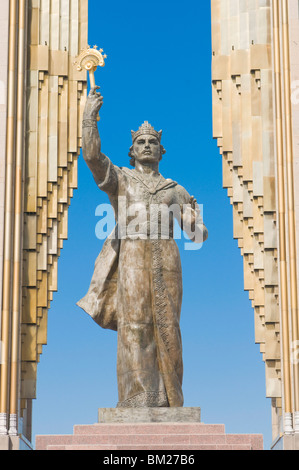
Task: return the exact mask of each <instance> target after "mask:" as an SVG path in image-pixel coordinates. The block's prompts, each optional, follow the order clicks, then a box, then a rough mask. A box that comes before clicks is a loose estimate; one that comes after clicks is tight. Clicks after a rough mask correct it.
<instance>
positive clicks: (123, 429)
mask: <svg viewBox="0 0 299 470" xmlns="http://www.w3.org/2000/svg"><path fill="white" fill-rule="evenodd" d="M224 433H225V426H224V424H204V423H192V424H190V423H142V424H141V423H134V424H127V423H119V424H92V425H75V426H74V435H77V434H78V435H84V434H88V435H92V434H224Z"/></svg>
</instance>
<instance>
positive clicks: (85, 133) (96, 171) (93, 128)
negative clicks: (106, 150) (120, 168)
mask: <svg viewBox="0 0 299 470" xmlns="http://www.w3.org/2000/svg"><path fill="white" fill-rule="evenodd" d="M98 89H99V87H94V88H92V89H91V90H90V93H89V95H88V97H87V100H86V104H85V109H84V113H83V123H82V150H83V157H84V160H85V161H86V163H87V165H88V167H89V169H90V170H91V172H92V174H93V177H94V179H95V181H96V183H97V185H98V186H99V188H100V189H102V190H103V191H105V192H107V193H115V192H116V190H117V175H116V172H115V171H114V168H113V165H112V164H111V161H110V160H109V158H108V157H106V155H104V154H103V153H102V151H101V139H100V135H99V131H98V125H97V116H98V113H99V110H100V109H101V107H102V104H103V96H102V95H101V93H99V92H98V91H97V90H98ZM114 173H115V174H114ZM108 180H109V181H108ZM107 183H108V184H107Z"/></svg>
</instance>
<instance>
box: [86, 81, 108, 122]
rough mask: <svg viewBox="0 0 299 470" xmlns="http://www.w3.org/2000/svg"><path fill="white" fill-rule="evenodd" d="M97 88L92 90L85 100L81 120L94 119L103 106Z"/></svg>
mask: <svg viewBox="0 0 299 470" xmlns="http://www.w3.org/2000/svg"><path fill="white" fill-rule="evenodd" d="M99 88H100V87H99V86H96V87H94V88H92V89H91V90H90V92H89V95H88V97H87V100H86V104H85V109H84V115H83V119H96V118H97V116H98V113H99V111H100V109H101V107H102V105H103V97H102V95H101V93H99V92H97V90H98V89H99Z"/></svg>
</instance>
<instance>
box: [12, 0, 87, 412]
mask: <svg viewBox="0 0 299 470" xmlns="http://www.w3.org/2000/svg"><path fill="white" fill-rule="evenodd" d="M87 8H88V0H39V1H37V0H30V1H29V11H28V23H29V24H28V46H27V51H28V57H27V91H26V101H27V115H26V162H25V175H24V180H25V188H24V238H23V239H24V245H23V260H24V267H23V281H22V285H23V293H22V325H21V327H22V345H21V354H22V371H21V399H22V402H21V403H22V408H23V414H24V413H25V411H24V410H25V408H26V407H27V403H28V402H27V400H30V399H33V398H35V397H36V373H37V363H38V362H39V359H40V355H41V353H42V346H43V345H44V344H46V343H47V312H48V308H49V307H50V302H51V300H52V298H53V292H55V291H56V290H57V269H58V258H59V255H60V251H61V249H62V247H63V241H64V240H65V239H66V238H67V229H68V206H69V204H70V201H71V198H72V196H73V190H74V189H75V188H76V187H77V158H78V154H79V152H80V147H81V127H82V125H81V122H82V114H83V106H84V102H85V97H86V73H85V72H84V71H83V72H77V71H76V69H75V68H74V66H73V62H74V60H75V57H76V56H77V55H78V53H79V51H80V50H81V48H85V47H86V46H87V13H88V11H87Z"/></svg>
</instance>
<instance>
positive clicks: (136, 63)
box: [33, 0, 271, 448]
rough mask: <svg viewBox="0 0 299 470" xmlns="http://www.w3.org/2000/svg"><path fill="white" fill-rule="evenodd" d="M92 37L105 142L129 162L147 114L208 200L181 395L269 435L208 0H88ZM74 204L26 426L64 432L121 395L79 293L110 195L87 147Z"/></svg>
mask: <svg viewBox="0 0 299 470" xmlns="http://www.w3.org/2000/svg"><path fill="white" fill-rule="evenodd" d="M89 44H90V45H91V46H93V45H95V44H96V45H98V46H99V47H102V48H103V49H104V51H105V53H106V54H107V55H108V58H107V60H106V66H105V67H104V68H102V69H99V70H98V71H97V73H96V82H97V84H98V85H100V86H101V92H102V94H103V96H104V105H103V107H102V110H101V121H100V124H99V129H100V134H101V138H102V150H103V152H104V153H105V154H106V155H108V156H109V157H110V158H111V160H112V161H113V162H114V163H115V164H117V165H120V166H129V157H128V151H129V147H130V145H131V132H130V131H131V129H133V130H137V129H138V127H139V126H140V125H141V124H142V122H143V121H144V120H147V121H149V122H150V123H151V124H152V125H153V126H154V127H155V128H156V129H157V130H160V129H163V137H162V143H163V145H164V147H165V148H166V150H167V153H166V154H165V155H164V157H163V161H162V162H161V166H160V172H161V173H162V174H163V176H165V177H166V178H172V179H174V180H175V181H177V182H178V183H180V184H181V185H183V186H184V187H185V188H186V189H187V190H188V192H189V193H190V194H192V195H194V196H195V197H196V198H197V200H198V202H199V203H200V204H203V206H204V221H205V224H206V226H207V228H208V230H209V239H208V241H207V242H206V243H205V244H204V247H203V248H202V249H201V250H199V251H185V250H184V249H183V242H184V240H183V241H182V242H178V245H179V247H180V251H181V260H182V268H183V285H184V298H183V305H182V319H181V330H182V337H183V357H184V383H183V391H184V397H185V406H199V407H201V409H202V420H203V422H205V423H221V424H225V426H226V431H227V432H229V433H262V434H264V441H265V448H269V446H270V443H271V402H270V400H267V399H266V398H265V368H264V364H263V362H262V357H261V354H260V352H259V346H258V345H255V339H254V315H253V310H252V308H251V303H250V301H249V299H248V294H247V293H246V292H244V290H243V262H242V257H241V255H240V251H239V249H238V245H237V241H236V240H233V224H232V208H231V206H230V204H229V199H228V198H227V195H226V190H224V189H222V163H221V157H220V155H219V152H218V149H217V145H216V142H215V141H214V140H213V139H212V114H211V109H212V98H211V31H210V2H208V1H207V0H205V1H204V2H199V1H198V0H186V1H185V2H181V1H178V0H172V1H170V0H159V1H158V0H152V1H151V2H150V3H148V2H139V1H137V0H130V1H128V2H122V1H120V0H116V1H111V0H110V1H108V0H101V1H97V0H89ZM78 171H79V175H78V189H77V190H76V191H75V193H74V198H73V200H72V203H71V206H70V209H69V238H68V240H67V241H66V242H65V244H64V249H63V250H62V253H61V257H60V260H59V266H58V289H59V290H58V293H56V294H55V295H54V300H53V302H52V305H51V309H50V310H49V314H48V345H47V346H45V347H44V349H43V354H42V356H41V361H40V364H39V366H38V380H37V400H35V401H34V405H33V435H35V434H70V433H72V427H73V425H74V424H90V423H94V422H96V421H97V410H98V408H105V407H115V406H116V403H117V383H116V346H117V334H116V333H114V332H111V331H107V330H102V329H101V328H100V327H99V326H97V325H96V324H95V323H94V322H93V321H92V320H91V319H90V318H89V317H88V316H87V315H86V314H85V313H84V312H83V311H82V310H81V309H80V308H79V307H77V306H76V302H77V301H78V300H79V299H80V298H81V297H82V296H83V295H84V294H85V293H86V291H87V289H88V286H89V282H90V279H91V275H92V272H93V267H94V261H95V259H96V257H97V255H98V253H99V251H100V250H101V247H102V242H101V241H99V240H98V239H97V238H96V236H95V226H96V223H97V222H98V218H97V217H96V216H95V209H96V207H97V206H98V205H99V204H101V203H107V202H108V197H107V196H106V194H105V193H102V192H101V191H100V190H99V189H98V188H97V187H96V185H95V183H94V180H93V178H92V175H91V174H90V172H89V170H88V168H87V166H86V164H85V162H84V160H83V158H82V156H80V159H79V165H78Z"/></svg>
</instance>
